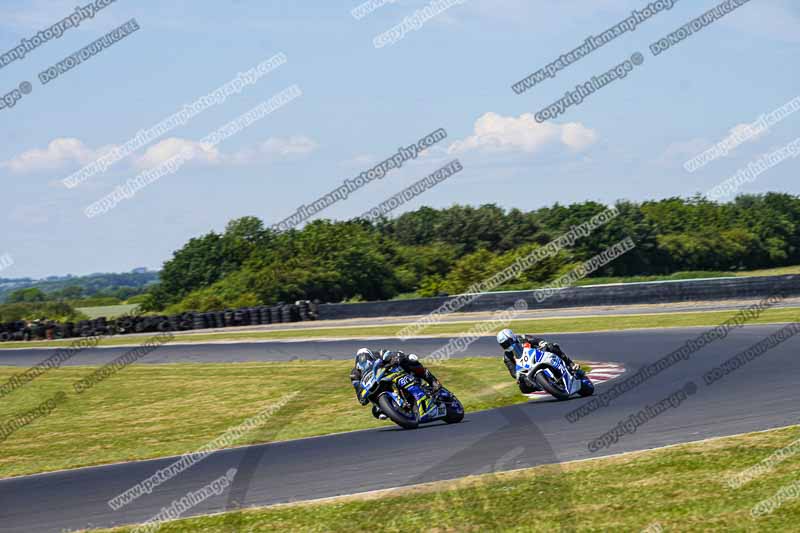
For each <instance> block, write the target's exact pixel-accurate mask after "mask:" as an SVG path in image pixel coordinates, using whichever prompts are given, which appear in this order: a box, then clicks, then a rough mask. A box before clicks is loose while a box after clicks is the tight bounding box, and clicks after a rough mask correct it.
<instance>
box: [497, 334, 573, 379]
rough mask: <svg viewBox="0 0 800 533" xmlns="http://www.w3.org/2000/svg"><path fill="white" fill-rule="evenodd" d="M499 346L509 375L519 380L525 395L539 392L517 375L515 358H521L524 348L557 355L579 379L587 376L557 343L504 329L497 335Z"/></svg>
mask: <svg viewBox="0 0 800 533" xmlns="http://www.w3.org/2000/svg"><path fill="white" fill-rule="evenodd" d="M497 344H499V345H500V347H501V348H502V349H503V362H504V363H505V365H506V368H507V369H508V373H509V374H511V377H512V378H514V379H515V380H517V385H519V390H520V391H522V393H523V394H528V393H531V392H534V391H536V390H538V389H535V388H531V386H530V385H529V384H528V383H527V382H526V380H523V379H520V378H521V375H520V374H518V373H517V362H516V359H515V356H520V355H521V354H522V351H523V350H524V348H526V347H527V346H533V347H536V348H539V349H540V350H542V351H545V352H550V353H554V354H556V355H557V356H559V357H560V358H561V359H562V360H563V361H564V364H565V365H567V368H569V369H570V370H571V371H572V373H573V374H574V375H575V377H576V378H578V379H582V378H583V377H584V376H585V375H586V374H585V373H584V371H583V370H581V366H580V365H579V364H578V363H575V362H573V361H572V359H570V358H569V356H568V355H567V354H565V353H564V350H562V349H561V346H559V345H558V344H556V343H551V342H548V341H546V340H544V339H543V338H541V337H536V336H534V335H516V334H515V333H514V332H513V331H511V330H510V329H504V330H502V331H501V332H500V333H498V334H497Z"/></svg>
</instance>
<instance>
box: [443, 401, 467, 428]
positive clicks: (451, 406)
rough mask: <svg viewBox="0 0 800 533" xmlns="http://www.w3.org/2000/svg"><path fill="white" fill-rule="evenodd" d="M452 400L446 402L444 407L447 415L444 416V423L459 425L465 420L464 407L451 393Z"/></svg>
mask: <svg viewBox="0 0 800 533" xmlns="http://www.w3.org/2000/svg"><path fill="white" fill-rule="evenodd" d="M450 397H451V398H452V400H450V401H448V402H445V404H444V406H445V409H447V413H446V414H445V415H444V421H445V422H447V423H448V424H458V423H459V422H461V421H462V420H464V406H463V405H461V402H459V401H458V398H456V397H455V395H454V394H453V393H450Z"/></svg>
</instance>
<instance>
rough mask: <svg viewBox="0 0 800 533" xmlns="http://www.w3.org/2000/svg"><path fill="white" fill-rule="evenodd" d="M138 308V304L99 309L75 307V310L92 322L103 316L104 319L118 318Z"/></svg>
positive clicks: (105, 306)
mask: <svg viewBox="0 0 800 533" xmlns="http://www.w3.org/2000/svg"><path fill="white" fill-rule="evenodd" d="M137 307H139V304H118V305H103V306H100V307H77V308H76V309H77V310H78V311H80V312H81V313H83V314H84V315H86V316H87V317H89V320H94V319H95V318H99V317H101V316H104V317H106V318H116V317H118V316H122V315H126V314H131V313H133V312H134V310H135V309H136V308H137Z"/></svg>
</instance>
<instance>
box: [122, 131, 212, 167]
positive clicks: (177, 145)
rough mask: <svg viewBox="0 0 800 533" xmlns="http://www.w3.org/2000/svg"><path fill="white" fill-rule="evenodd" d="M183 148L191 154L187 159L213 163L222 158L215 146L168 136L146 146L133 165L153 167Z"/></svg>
mask: <svg viewBox="0 0 800 533" xmlns="http://www.w3.org/2000/svg"><path fill="white" fill-rule="evenodd" d="M184 150H188V151H189V153H190V154H191V155H190V156H189V157H188V160H189V161H198V162H202V163H207V164H213V163H219V162H220V161H221V159H222V155H221V154H220V152H219V150H218V149H217V147H216V146H212V145H210V144H208V143H200V142H197V141H192V140H189V139H180V138H178V137H170V138H169V139H164V140H163V141H161V142H158V143H156V144H154V145H153V146H151V147H150V148H148V149H147V150H146V151H145V153H144V154H143V155H142V156H141V157H137V158H136V161H135V165H136V166H137V167H139V168H153V167H156V166H158V165H160V164H161V163H163V162H165V161H167V160H169V159H170V158H172V157H175V156H176V155H178V154H179V153H181V152H182V151H184Z"/></svg>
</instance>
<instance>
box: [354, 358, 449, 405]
mask: <svg viewBox="0 0 800 533" xmlns="http://www.w3.org/2000/svg"><path fill="white" fill-rule="evenodd" d="M382 366H400V367H401V368H402V369H403V370H405V371H406V372H408V373H409V374H411V375H413V376H416V377H417V378H421V379H423V380H425V381H426V382H427V383H428V385H430V387H431V392H432V393H433V395H434V397H435V396H436V394H437V393H438V392H439V390H440V389H441V388H442V384H441V383H440V382H439V380H438V379H436V376H434V375H433V374H432V373H431V371H430V370H428V369H427V368H425V366H424V365H423V364H422V363H421V362H420V360H419V357H417V355H416V354H413V353H412V354H405V353H403V352H401V351H393V350H381V351H379V352H378V353H377V355H376V352H375V351H373V350H370V349H369V348H361V349H360V350H358V352H356V358H355V365H354V366H353V369H352V370H351V371H350V382H351V383H352V385H353V388H354V389H355V391H356V397H357V398H358V401H359V402H360V403H361V405H367V404H368V403H369V399H368V398H367V397H366V391H365V390H364V388H363V387H362V385H361V376H362V375H363V373H364V372H366V371H367V370H371V369H373V368H380V367H382ZM420 408H421V410H422V411H423V412H424V411H427V410H428V408H427V406H420ZM372 415H373V416H374V417H375V418H379V419H381V420H383V419H385V418H386V415H383V414H381V412H380V410H379V409H378V406H376V405H373V406H372Z"/></svg>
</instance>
